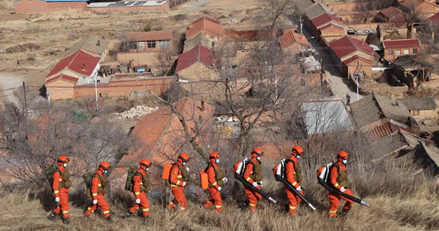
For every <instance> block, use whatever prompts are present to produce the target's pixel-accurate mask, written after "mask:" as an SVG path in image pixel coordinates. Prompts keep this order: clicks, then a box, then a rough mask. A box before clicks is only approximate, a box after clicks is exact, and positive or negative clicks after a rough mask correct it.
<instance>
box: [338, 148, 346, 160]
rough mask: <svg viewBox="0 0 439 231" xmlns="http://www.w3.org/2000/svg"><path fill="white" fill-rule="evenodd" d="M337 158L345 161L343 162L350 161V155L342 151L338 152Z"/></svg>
mask: <svg viewBox="0 0 439 231" xmlns="http://www.w3.org/2000/svg"><path fill="white" fill-rule="evenodd" d="M337 158H340V159H343V160H347V159H348V153H347V152H345V151H343V150H341V151H339V152H338V155H337Z"/></svg>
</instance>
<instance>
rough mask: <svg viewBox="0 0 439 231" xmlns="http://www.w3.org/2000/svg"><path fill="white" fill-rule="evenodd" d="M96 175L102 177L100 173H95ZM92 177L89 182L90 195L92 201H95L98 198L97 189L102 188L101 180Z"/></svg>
mask: <svg viewBox="0 0 439 231" xmlns="http://www.w3.org/2000/svg"><path fill="white" fill-rule="evenodd" d="M96 175H99V176H101V177H102V176H103V175H104V174H103V172H102V171H99V170H98V171H96ZM96 175H95V176H94V177H93V179H92V180H91V195H92V197H93V200H95V199H96V198H97V196H98V192H99V188H101V187H103V185H102V182H101V179H100V178H99V177H98V176H96Z"/></svg>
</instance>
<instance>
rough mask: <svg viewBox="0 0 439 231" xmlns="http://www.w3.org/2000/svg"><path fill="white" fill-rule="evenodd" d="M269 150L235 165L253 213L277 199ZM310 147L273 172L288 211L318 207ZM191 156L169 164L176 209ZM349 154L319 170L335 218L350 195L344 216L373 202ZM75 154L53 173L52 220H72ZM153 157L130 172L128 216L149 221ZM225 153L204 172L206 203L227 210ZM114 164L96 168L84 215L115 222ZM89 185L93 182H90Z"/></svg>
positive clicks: (182, 200)
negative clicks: (358, 182)
mask: <svg viewBox="0 0 439 231" xmlns="http://www.w3.org/2000/svg"><path fill="white" fill-rule="evenodd" d="M263 154H264V153H263V152H262V150H261V149H260V148H253V149H252V151H251V156H250V158H246V159H244V160H240V161H238V162H237V163H235V165H234V174H235V177H236V179H238V181H240V182H241V183H242V184H243V185H244V190H245V195H246V197H247V199H248V208H249V211H250V212H255V211H256V208H257V205H258V202H259V200H261V199H262V198H266V199H268V200H270V201H271V202H273V203H276V200H274V199H273V198H272V197H270V196H269V195H268V194H266V193H264V192H263V191H262V187H263V183H262V182H263V181H262V180H263V179H262V160H261V159H262V156H263ZM303 154H304V150H303V148H302V147H301V146H299V145H294V146H293V147H292V150H291V153H290V155H289V157H288V158H286V159H283V160H281V162H280V164H278V165H276V166H275V167H274V168H273V174H274V176H275V178H276V180H278V181H280V182H282V183H283V184H284V185H285V193H286V197H287V198H288V208H289V209H288V210H289V213H290V214H291V215H295V214H296V209H297V207H298V204H299V203H300V202H301V201H304V202H305V203H306V204H307V205H309V206H310V207H311V208H312V209H315V207H314V206H313V205H312V204H311V203H310V202H309V201H308V200H307V199H306V198H305V197H304V195H305V194H304V190H303V188H302V186H301V185H302V183H303V182H302V176H301V169H300V162H299V160H300V159H301V157H302V155H303ZM189 160H190V158H189V155H188V154H186V153H181V154H180V155H179V156H178V158H177V160H176V161H175V162H174V163H171V164H167V165H165V166H164V169H163V173H162V178H163V179H164V180H165V182H166V183H167V185H168V186H169V189H170V192H171V193H172V195H171V198H170V200H169V204H168V205H167V208H168V209H170V210H175V209H176V208H177V207H178V208H179V210H180V211H185V210H186V206H187V200H186V196H185V193H184V189H185V187H186V185H187V184H188V182H189V168H188V167H187V163H188V162H189ZM347 163H348V153H347V152H345V151H340V152H339V153H338V155H337V160H336V162H334V163H330V164H327V165H324V166H322V167H321V168H319V169H318V171H317V177H318V180H319V183H320V184H321V185H322V186H323V187H325V189H327V190H328V191H329V194H328V199H329V204H330V207H329V217H336V216H337V210H338V207H339V205H340V201H341V200H345V201H346V202H345V204H344V206H343V208H342V212H341V215H346V214H347V213H348V212H349V210H350V209H351V207H352V204H353V203H359V204H361V205H365V206H368V204H367V203H366V202H364V201H362V200H360V199H358V198H355V197H353V194H352V191H351V189H350V188H349V183H348V176H347V171H346V169H347ZM68 164H69V158H68V157H67V156H59V157H58V159H57V166H56V168H55V170H54V171H53V172H51V174H50V179H51V186H52V190H53V194H54V197H55V202H56V204H57V206H56V207H55V209H53V211H52V212H51V213H50V214H49V216H48V218H49V219H50V220H53V219H55V218H56V217H57V216H60V217H61V218H62V220H63V222H64V223H65V224H68V223H70V218H69V200H68V197H69V195H68V194H69V188H70V186H71V181H70V174H69V172H68ZM151 164H152V163H151V161H149V160H146V159H143V160H141V161H140V162H139V166H138V168H133V169H130V170H129V171H128V175H127V180H126V185H125V189H126V190H129V191H131V192H132V193H133V195H134V197H135V204H134V205H133V206H132V207H130V208H129V210H128V212H127V214H126V215H125V216H124V217H130V216H133V215H135V214H137V212H141V214H142V215H143V219H144V222H147V221H148V219H149V212H150V211H149V201H148V197H147V193H148V192H149V191H150V189H151V182H150V179H149V175H150V172H149V168H150V167H151ZM219 164H220V154H219V153H217V152H213V153H211V154H210V155H209V162H208V165H207V167H206V168H205V169H204V170H202V171H201V172H200V184H201V188H202V189H204V190H206V191H207V192H208V193H209V195H210V197H209V199H208V200H207V201H206V202H205V203H204V205H203V206H204V207H205V208H210V207H212V206H214V208H215V209H216V211H218V212H221V211H222V206H223V202H222V197H221V191H222V189H223V187H224V184H226V183H227V182H228V179H227V178H226V177H225V174H224V171H223V169H222V168H221V167H220V166H219ZM110 167H111V166H110V164H109V163H108V162H106V161H102V162H101V163H100V164H99V166H98V168H97V170H96V172H95V173H93V174H91V175H90V177H89V180H88V181H89V185H87V188H88V190H89V193H90V196H91V204H90V205H89V206H88V208H87V209H86V210H85V212H84V215H85V216H89V215H91V214H92V213H94V212H95V211H97V209H99V210H100V211H101V214H102V215H103V217H104V218H105V219H107V220H108V221H110V222H111V221H112V218H111V210H110V206H109V203H108V202H107V200H106V199H105V195H106V193H107V191H108V184H109V183H108V179H107V177H108V175H109V172H110ZM86 184H87V183H86Z"/></svg>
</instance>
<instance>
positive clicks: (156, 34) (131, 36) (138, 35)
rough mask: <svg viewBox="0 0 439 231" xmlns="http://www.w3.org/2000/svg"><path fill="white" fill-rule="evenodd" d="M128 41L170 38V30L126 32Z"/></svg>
mask: <svg viewBox="0 0 439 231" xmlns="http://www.w3.org/2000/svg"><path fill="white" fill-rule="evenodd" d="M126 36H127V39H128V41H147V40H172V32H171V31H164V30H163V31H149V32H128V33H127V34H126Z"/></svg>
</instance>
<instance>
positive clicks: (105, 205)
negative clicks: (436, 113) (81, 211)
mask: <svg viewBox="0 0 439 231" xmlns="http://www.w3.org/2000/svg"><path fill="white" fill-rule="evenodd" d="M97 198H98V203H97V204H96V205H94V204H91V205H90V206H88V208H87V211H85V215H90V214H92V213H94V212H95V211H96V209H97V208H100V209H101V211H102V213H103V214H104V217H109V216H110V215H111V214H110V205H108V203H107V201H106V200H105V198H104V195H103V194H102V193H99V194H98V197H97Z"/></svg>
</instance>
